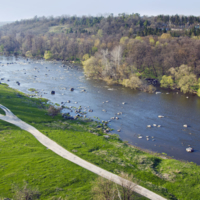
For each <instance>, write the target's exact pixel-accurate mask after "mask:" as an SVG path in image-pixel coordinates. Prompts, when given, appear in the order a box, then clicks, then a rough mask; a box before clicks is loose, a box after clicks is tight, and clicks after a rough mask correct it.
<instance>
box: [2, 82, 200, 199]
mask: <svg viewBox="0 0 200 200" xmlns="http://www.w3.org/2000/svg"><path fill="white" fill-rule="evenodd" d="M0 89H1V98H0V101H1V104H3V105H5V106H6V107H8V108H9V109H10V110H12V111H13V113H14V114H15V115H17V116H18V117H19V118H21V119H22V120H23V121H25V122H27V123H29V124H31V125H33V126H34V127H35V128H37V129H38V130H40V131H41V132H42V133H44V134H45V135H46V136H48V137H49V138H51V139H52V140H54V141H55V142H57V143H58V144H60V145H61V146H62V147H64V148H65V149H67V150H69V151H71V152H73V153H74V154H76V155H77V156H79V157H81V158H83V159H85V160H87V161H88V162H91V163H93V164H95V165H97V166H99V167H102V168H103V169H106V170H108V171H110V172H112V173H115V174H119V173H120V172H122V171H123V172H126V173H128V174H133V176H134V181H136V182H138V184H140V185H142V186H143V187H146V188H148V189H149V190H151V191H153V192H156V193H157V194H160V195H162V196H164V197H166V198H168V199H198V197H199V195H200V193H199V177H200V167H199V166H198V165H196V164H194V163H185V162H181V161H178V160H174V159H163V158H160V157H158V156H155V155H151V154H149V153H146V152H144V151H141V150H138V148H135V147H133V146H129V145H127V144H126V142H122V141H121V140H119V138H118V137H117V136H116V135H109V137H108V138H105V137H104V136H105V135H107V134H104V133H102V129H101V128H97V125H100V124H97V122H94V121H93V122H87V121H85V120H82V119H78V120H65V119H63V118H62V117H61V115H58V116H56V117H54V118H52V117H50V116H48V115H47V110H46V108H47V106H48V105H47V104H46V102H47V101H46V100H43V99H35V98H29V97H27V96H26V95H24V94H23V93H21V92H18V91H16V90H14V89H11V88H9V87H8V86H6V85H5V84H1V85H0ZM0 123H1V127H2V130H1V134H0V145H1V159H0V165H2V166H3V165H4V163H8V164H7V166H9V168H8V169H6V168H5V167H3V168H2V169H1V171H0V176H1V180H3V184H2V183H1V184H0V185H1V186H0V194H1V195H3V196H5V195H6V194H8V191H9V190H11V185H12V184H11V182H12V181H13V180H15V183H20V184H21V183H22V181H23V180H28V181H29V182H30V183H31V185H32V186H35V185H38V186H39V187H40V190H41V192H42V195H43V199H48V198H47V197H52V195H55V196H56V195H57V196H63V195H65V194H68V195H69V199H73V198H74V197H76V198H78V199H91V198H92V197H91V196H90V195H91V194H90V188H91V183H90V181H89V180H90V177H93V175H92V174H91V175H89V176H87V178H85V179H84V180H85V186H87V189H86V190H82V192H81V193H80V192H75V194H74V192H73V191H77V190H78V189H80V187H81V186H80V185H79V186H76V184H79V182H80V181H81V180H82V179H79V178H78V177H77V176H79V170H82V169H81V168H79V167H78V171H77V172H76V173H75V172H72V171H71V170H72V169H68V170H69V172H70V171H71V172H70V174H71V173H72V174H74V176H75V177H77V178H78V179H77V178H75V180H76V181H72V182H70V180H69V179H68V178H67V177H68V176H69V175H67V174H66V173H67V171H66V170H65V168H66V166H63V167H61V168H63V169H60V170H61V172H62V173H64V174H66V178H65V180H62V181H61V180H60V181H61V182H60V181H59V182H57V181H56V182H54V184H53V185H54V186H53V185H52V186H51V185H49V183H48V185H49V186H48V188H46V187H45V184H47V183H46V181H48V182H50V183H51V181H50V180H47V178H48V177H49V176H51V175H50V174H52V175H53V177H54V178H55V177H56V173H57V170H58V168H59V163H60V161H59V162H58V163H57V165H56V168H55V172H50V171H51V168H49V167H48V166H46V167H45V168H46V170H47V171H48V170H50V171H49V173H47V174H46V173H45V174H46V175H45V176H46V178H43V182H42V185H41V184H39V182H40V181H41V178H40V177H38V175H37V174H40V173H41V171H42V169H40V168H41V166H42V165H43V164H42V163H43V162H44V161H42V159H43V158H41V161H40V162H38V161H36V160H37V156H39V155H43V153H42V152H43V151H44V152H47V153H48V152H49V153H50V151H47V150H45V148H44V147H42V146H40V145H39V144H38V143H37V141H35V139H34V137H30V136H26V137H28V138H31V141H32V142H30V143H29V142H28V140H29V139H27V142H25V143H24V142H21V143H20V141H22V140H20V137H24V136H25V135H27V134H26V133H24V132H23V135H22V134H21V135H20V133H22V131H20V130H18V129H17V130H18V131H17V132H16V133H14V132H13V131H14V130H15V129H16V127H14V126H12V125H10V124H7V123H5V122H2V121H0ZM101 126H102V125H101ZM12 130H13V131H12ZM9 132H10V134H9ZM15 134H18V135H15ZM15 138H16V139H17V140H16V139H15ZM5 141H7V142H5ZM13 142H15V143H16V144H17V146H16V145H15V144H13ZM10 144H13V145H10ZM25 144H27V146H24V145H25ZM38 145H39V146H40V148H42V150H41V153H39V154H37V153H36V154H33V153H34V152H35V151H36V150H37V148H38V147H37V146H38ZM13 147H15V148H13ZM27 148H28V149H30V153H31V152H32V153H31V154H32V155H34V158H35V159H36V160H35V159H33V160H32V161H31V160H30V159H32V158H33V157H32V156H31V154H27V153H26V151H27V150H26V149H27ZM20 149H23V151H22V150H20ZM11 151H12V152H13V153H12V156H9V154H10V153H9V152H11ZM51 154H52V153H51ZM6 155H7V156H6ZM52 155H53V154H52ZM5 156H6V157H5ZM16 156H17V157H16ZM27 156H28V157H29V158H28V159H27ZM53 156H54V157H55V158H57V157H58V156H57V155H53ZM17 158H18V159H20V160H21V161H19V160H18V161H17V163H18V162H21V163H22V164H21V168H20V169H17V168H16V167H17V166H18V165H16V161H14V160H16V159H17ZM13 159H14V160H13ZM24 159H26V164H25V160H24ZM59 159H60V158H59ZM30 162H33V163H34V164H33V163H32V164H33V165H34V168H33V167H31V168H30V167H29V168H26V170H25V171H24V170H23V172H22V171H21V170H22V167H23V166H24V167H25V166H29V165H30V164H31V163H30ZM29 163H30V164H29ZM67 163H70V162H67ZM67 165H70V166H71V165H72V164H67ZM36 166H38V169H37V167H36ZM52 166H54V164H53V165H52ZM72 166H73V168H74V169H75V168H77V167H76V165H72ZM33 169H34V171H32V172H30V170H33ZM6 170H7V171H6ZM16 170H17V171H16ZM37 170H38V171H37ZM83 171H84V173H83V175H84V174H85V173H88V172H87V170H86V171H85V170H83ZM10 173H11V174H10ZM9 174H10V176H8V175H9ZM25 174H32V175H31V176H24V175H25ZM89 174H90V173H89ZM9 177H10V178H9ZM53 177H52V178H51V179H52V181H53V179H54V178H53ZM95 177H96V176H95ZM60 178H61V177H60ZM92 179H94V177H93V178H92ZM69 183H70V184H69ZM60 184H62V187H60V188H62V190H57V193H56V194H55V193H54V192H53V191H54V190H52V189H53V188H52V187H58V185H60ZM74 184H75V185H74ZM69 189H70V190H69ZM189 190H190V192H188V191H189ZM6 191H7V193H6ZM45 191H46V192H45ZM47 191H49V192H47ZM83 193H84V195H85V196H86V198H81V196H82V195H83ZM80 195H81V196H80ZM8 197H11V195H9V196H8Z"/></svg>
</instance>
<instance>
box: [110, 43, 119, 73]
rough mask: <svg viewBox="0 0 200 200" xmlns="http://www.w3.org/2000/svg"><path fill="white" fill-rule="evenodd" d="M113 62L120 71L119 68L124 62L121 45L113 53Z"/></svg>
mask: <svg viewBox="0 0 200 200" xmlns="http://www.w3.org/2000/svg"><path fill="white" fill-rule="evenodd" d="M111 60H112V61H113V64H114V65H115V66H116V67H117V70H118V71H119V67H120V64H121V60H122V47H121V46H120V45H119V46H116V47H115V48H114V49H113V50H112V51H111Z"/></svg>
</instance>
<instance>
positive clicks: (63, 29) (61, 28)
mask: <svg viewBox="0 0 200 200" xmlns="http://www.w3.org/2000/svg"><path fill="white" fill-rule="evenodd" d="M69 28H70V25H69V24H67V25H64V26H62V25H59V26H52V27H50V28H49V32H53V33H61V32H66V30H67V29H69Z"/></svg>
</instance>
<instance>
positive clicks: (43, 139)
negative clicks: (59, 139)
mask: <svg viewBox="0 0 200 200" xmlns="http://www.w3.org/2000/svg"><path fill="white" fill-rule="evenodd" d="M0 108H1V109H2V110H4V112H5V113H6V116H3V115H0V119H1V120H4V121H6V122H9V123H11V124H14V125H16V126H18V127H20V128H21V129H23V130H25V131H28V132H29V133H31V134H32V135H33V136H34V137H35V138H36V139H37V140H38V141H39V142H40V143H41V144H43V145H44V146H46V147H47V148H48V149H51V150H52V151H53V152H55V153H56V154H58V155H60V156H61V157H63V158H65V159H67V160H69V161H71V162H73V163H75V164H77V165H79V166H81V167H83V168H85V169H87V170H89V171H91V172H93V173H95V174H97V175H99V176H102V177H104V178H106V179H108V180H110V181H113V182H115V183H117V184H118V185H121V186H123V185H124V186H130V185H131V187H130V188H131V190H133V191H134V192H136V193H138V194H140V195H142V196H145V197H147V198H149V199H152V200H166V199H165V198H163V197H161V196H160V195H157V194H155V193H154V192H151V191H150V190H148V189H146V188H144V187H142V186H140V185H137V184H135V183H133V182H130V181H128V180H126V179H124V178H121V177H120V176H117V175H115V174H113V173H111V172H108V171H106V170H104V169H102V168H100V167H97V166H95V165H93V164H91V163H89V162H87V161H85V160H83V159H81V158H79V157H78V156H76V155H74V154H72V153H71V152H69V151H67V150H66V149H64V148H63V147H61V146H60V145H58V144H57V143H56V142H54V141H53V140H51V139H49V138H48V137H47V136H45V135H43V134H42V133H41V132H40V131H38V130H37V129H36V128H34V127H33V126H31V125H29V124H27V123H26V122H24V121H22V120H20V119H19V118H18V117H16V116H15V115H14V114H13V113H12V112H11V111H10V110H9V109H8V108H6V107H5V106H3V105H1V104H0Z"/></svg>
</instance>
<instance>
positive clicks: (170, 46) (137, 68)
mask: <svg viewBox="0 0 200 200" xmlns="http://www.w3.org/2000/svg"><path fill="white" fill-rule="evenodd" d="M199 23H200V17H195V16H179V15H175V16H164V15H159V16H155V17H148V16H140V15H139V14H137V13H136V14H131V15H127V14H124V13H123V14H119V15H118V16H113V15H112V14H111V15H108V16H98V17H92V16H82V17H77V16H72V17H70V16H62V17H56V18H54V17H34V18H33V19H30V20H21V21H16V22H14V23H11V24H8V25H5V26H2V27H1V28H0V52H1V53H4V54H15V55H24V56H27V57H38V58H45V59H57V60H65V61H73V62H76V63H82V64H83V66H84V69H85V72H86V75H88V76H91V77H93V78H101V79H104V80H106V81H108V82H110V83H112V82H113V83H120V84H123V85H125V86H127V87H132V88H140V89H142V90H144V91H150V92H151V91H154V89H153V88H149V86H146V85H145V84H144V81H143V80H144V79H146V78H151V79H157V80H159V81H161V86H163V87H169V88H172V89H174V88H179V89H181V90H182V91H183V92H185V93H186V92H195V91H198V94H199V95H200V89H199V87H200V86H199V84H200V81H198V78H199V77H200V40H199V39H200V38H199V35H200V28H199ZM177 73H178V74H181V76H179V75H177ZM177 77H178V78H177ZM186 77H189V78H186ZM182 79H184V80H182ZM179 82H181V83H179ZM198 89H199V90H198Z"/></svg>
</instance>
